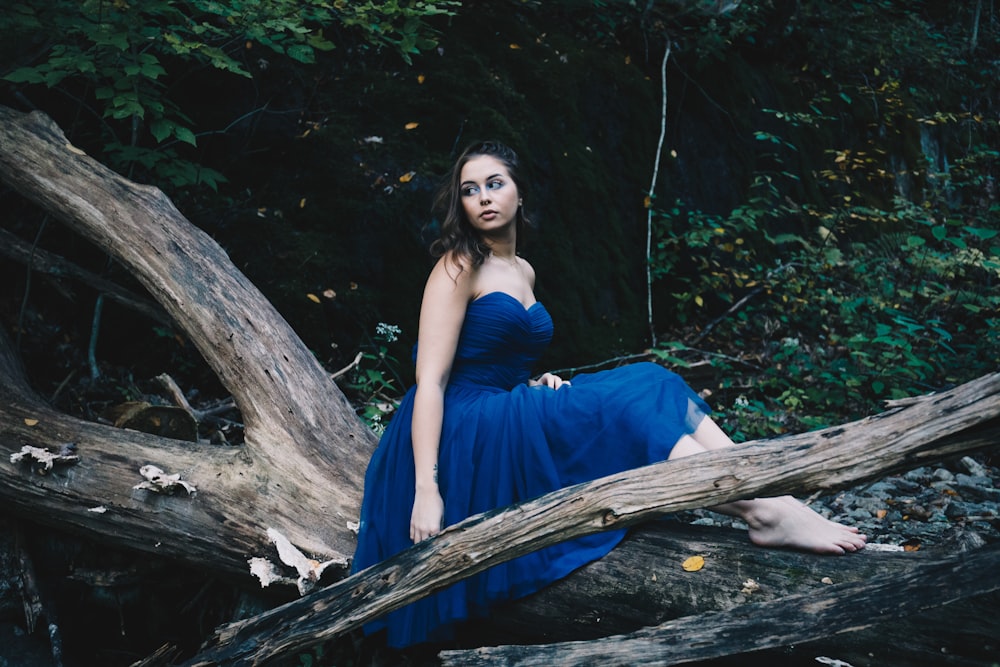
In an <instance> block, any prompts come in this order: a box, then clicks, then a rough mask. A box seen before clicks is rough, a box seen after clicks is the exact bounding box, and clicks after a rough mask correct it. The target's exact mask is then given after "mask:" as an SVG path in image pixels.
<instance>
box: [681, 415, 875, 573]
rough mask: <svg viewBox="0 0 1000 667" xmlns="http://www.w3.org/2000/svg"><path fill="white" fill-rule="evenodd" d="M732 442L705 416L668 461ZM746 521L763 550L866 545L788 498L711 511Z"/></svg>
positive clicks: (831, 550) (853, 531)
mask: <svg viewBox="0 0 1000 667" xmlns="http://www.w3.org/2000/svg"><path fill="white" fill-rule="evenodd" d="M732 444H733V441H732V440H731V439H730V438H729V436H727V435H726V434H725V432H724V431H723V430H722V429H720V428H719V426H718V425H717V424H716V423H715V422H714V421H712V419H711V418H708V417H706V418H705V419H703V420H702V421H701V422H700V423H699V424H698V428H697V429H695V432H694V433H693V434H691V435H689V436H688V435H685V436H683V437H682V438H681V439H680V440H679V441H678V442H677V444H676V445H674V449H673V451H671V453H670V458H671V459H675V458H679V457H681V456H689V455H691V454H697V453H700V452H705V451H711V450H717V449H722V448H724V447H728V446H730V445H732ZM710 509H712V510H714V511H716V512H721V513H723V514H728V515H729V516H735V517H739V518H740V519H742V520H743V521H744V522H746V524H747V527H748V528H749V529H750V540H751V541H752V542H753V543H754V544H757V545H759V546H763V547H791V548H795V549H802V550H805V551H813V552H816V553H827V554H843V553H845V552H848V551H857V550H858V549H861V548H863V547H864V546H865V542H866V541H867V537H866V536H865V535H862V534H860V533H859V532H858V530H857V528H854V527H851V526H844V525H842V524H839V523H836V522H834V521H830V520H829V519H826V518H825V517H822V516H820V515H819V514H817V513H816V512H814V511H813V510H811V509H809V508H808V507H806V506H805V505H803V504H802V503H800V502H799V501H797V500H795V499H794V498H792V497H791V496H781V497H778V498H754V499H752V500H737V501H735V502H732V503H726V504H724V505H717V506H715V507H712V508H710Z"/></svg>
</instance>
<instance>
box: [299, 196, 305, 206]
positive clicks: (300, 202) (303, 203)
mask: <svg viewBox="0 0 1000 667" xmlns="http://www.w3.org/2000/svg"><path fill="white" fill-rule="evenodd" d="M305 207H306V198H305V197H303V198H302V199H300V200H299V208H305Z"/></svg>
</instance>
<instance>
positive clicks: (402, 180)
mask: <svg viewBox="0 0 1000 667" xmlns="http://www.w3.org/2000/svg"><path fill="white" fill-rule="evenodd" d="M416 175H417V172H415V171H408V172H406V173H405V174H403V175H402V176H400V177H399V182H400V183H409V182H410V181H412V180H413V177H414V176H416Z"/></svg>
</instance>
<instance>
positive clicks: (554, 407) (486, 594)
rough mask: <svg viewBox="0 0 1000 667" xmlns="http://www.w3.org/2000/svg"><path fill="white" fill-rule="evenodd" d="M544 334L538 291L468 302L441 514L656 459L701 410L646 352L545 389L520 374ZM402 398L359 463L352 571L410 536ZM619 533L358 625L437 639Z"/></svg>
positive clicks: (457, 516)
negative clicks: (361, 485) (527, 302)
mask: <svg viewBox="0 0 1000 667" xmlns="http://www.w3.org/2000/svg"><path fill="white" fill-rule="evenodd" d="M551 338H552V319H551V318H550V317H549V314H548V312H547V311H546V310H545V307H544V306H543V305H542V304H541V303H535V304H533V305H532V306H531V307H529V308H525V307H524V306H523V305H522V304H521V302H520V301H518V300H517V299H515V298H514V297H512V296H510V295H509V294H506V293H504V292H492V293H489V294H486V295H485V296H482V297H480V298H478V299H476V300H475V301H473V302H471V303H470V304H469V306H468V310H467V313H466V317H465V322H464V324H463V326H462V332H461V335H460V337H459V341H458V348H457V351H456V355H455V360H454V363H453V365H452V371H451V376H450V379H449V382H448V387H447V389H446V391H445V408H444V423H443V427H442V431H441V442H440V446H439V451H438V486H439V488H440V491H441V496H442V498H443V499H444V523H445V525H452V524H454V523H457V522H459V521H461V520H462V519H465V518H466V517H469V516H472V515H473V514H479V513H480V512H485V511H487V510H491V509H495V508H497V507H504V506H506V505H510V504H513V503H517V502H521V501H525V500H528V499H530V498H534V497H536V496H540V495H543V494H545V493H548V492H550V491H554V490H556V489H560V488H562V487H565V486H569V485H572V484H576V483H579V482H584V481H590V480H593V479H597V478H598V477H603V476H605V475H610V474H613V473H617V472H621V471H623V470H627V469H630V468H636V467H640V466H644V465H648V464H650V463H655V462H658V461H663V460H664V459H666V458H667V457H668V456H669V455H670V450H671V449H672V448H673V446H674V444H675V443H676V442H677V440H678V439H679V438H680V437H681V436H682V435H684V434H685V433H690V432H693V431H694V429H695V427H696V426H697V425H698V422H700V421H701V419H702V418H703V417H704V416H705V415H706V414H707V413H708V412H710V410H709V407H708V406H707V405H706V404H705V403H704V401H702V400H701V398H699V397H698V396H697V395H696V394H695V393H694V392H692V391H691V389H690V388H689V387H688V386H687V384H685V383H684V381H683V380H682V379H681V378H680V377H679V376H678V375H677V374H675V373H672V372H670V371H668V370H666V369H665V368H663V367H661V366H658V365H656V364H653V363H639V364H633V365H629V366H623V367H620V368H616V369H613V370H607V371H601V372H598V373H583V374H579V375H576V376H574V377H573V378H571V380H572V381H571V384H570V386H563V387H562V388H560V389H558V390H554V389H550V388H548V387H542V386H536V387H532V386H529V385H528V379H529V377H530V376H531V372H532V368H533V366H534V365H535V363H536V362H537V361H538V360H539V358H540V357H541V354H542V352H543V351H544V349H545V348H546V346H547V345H548V343H549V341H550V340H551ZM413 396H414V389H413V388H411V389H410V390H409V391H408V392H407V394H406V395H405V396H404V398H403V399H402V401H401V403H400V405H399V408H398V409H397V410H396V413H395V414H394V415H393V417H392V419H391V421H390V422H389V425H388V426H387V427H386V430H385V432H384V433H383V435H382V439H381V441H380V442H379V446H378V448H377V449H376V450H375V453H374V454H373V455H372V459H371V462H370V464H369V466H368V471H367V473H366V476H365V495H364V501H363V503H362V506H361V521H360V524H361V525H360V529H359V534H358V547H357V551H356V552H355V554H354V560H353V565H352V568H353V570H354V571H355V572H357V571H360V570H362V569H364V568H366V567H369V566H370V565H373V564H375V563H378V562H380V561H382V560H385V559H386V558H388V557H390V556H393V555H395V554H396V553H398V552H400V551H402V550H403V549H405V548H407V547H409V546H411V545H412V542H411V541H410V538H409V530H410V512H411V510H412V508H413V495H414V484H415V475H414V467H413V449H412V441H411V439H410V422H411V418H412V416H413ZM624 534H625V533H624V530H615V531H610V532H604V533H598V534H596V535H588V536H586V537H583V538H579V539H574V540H571V541H568V542H564V543H562V544H557V545H554V546H551V547H547V548H545V549H542V550H540V551H536V552H535V553H532V554H528V555H526V556H522V557H520V558H517V559H514V560H512V561H508V562H506V563H502V564H500V565H496V566H494V567H492V568H490V569H489V570H486V571H484V572H482V573H480V574H478V575H475V576H473V577H470V578H468V579H465V580H463V581H461V582H458V583H457V584H454V585H452V586H450V587H448V588H446V589H444V590H442V591H440V592H438V593H436V594H434V595H431V596H430V597H427V598H424V599H422V600H419V601H417V602H415V603H413V604H410V605H408V606H406V607H404V608H402V609H399V610H398V611H395V612H392V613H390V614H388V615H387V616H386V617H384V618H382V619H380V620H378V621H375V622H373V623H370V624H368V625H367V626H366V627H365V631H366V632H368V633H371V632H375V631H378V630H380V629H382V628H388V643H389V645H390V646H394V647H404V646H408V645H411V644H417V643H421V642H427V641H445V640H448V639H450V638H452V637H453V631H454V624H455V623H456V622H459V621H462V620H465V619H469V618H478V617H483V616H486V615H488V613H489V608H490V605H491V604H495V603H497V602H501V601H506V600H511V599H515V598H519V597H522V596H525V595H528V594H530V593H533V592H535V591H538V590H539V589H541V588H542V587H544V586H545V585H547V584H549V583H551V582H553V581H555V580H557V579H559V578H561V577H564V576H566V575H567V574H569V573H570V572H572V571H573V570H575V569H576V568H578V567H580V566H581V565H584V564H586V563H588V562H590V561H593V560H596V559H598V558H601V557H602V556H604V555H605V554H607V553H608V552H609V551H610V550H611V549H612V548H613V547H614V546H615V545H616V544H618V542H619V541H621V539H622V537H624Z"/></svg>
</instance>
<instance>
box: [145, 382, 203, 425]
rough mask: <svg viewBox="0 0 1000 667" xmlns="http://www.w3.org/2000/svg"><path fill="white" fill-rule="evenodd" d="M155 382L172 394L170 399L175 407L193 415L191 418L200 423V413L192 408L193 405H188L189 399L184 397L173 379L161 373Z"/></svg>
mask: <svg viewBox="0 0 1000 667" xmlns="http://www.w3.org/2000/svg"><path fill="white" fill-rule="evenodd" d="M155 380H156V381H157V382H159V383H160V386H161V387H163V388H164V390H166V392H167V393H168V394H170V399H171V400H172V401H173V402H174V404H175V405H177V407H179V408H181V409H182V410H184V411H185V412H186V413H188V414H189V415H191V418H192V419H194V420H195V421H200V420H199V419H198V416H199V415H198V412H199V411H198V410H195V409H194V408H192V407H191V404H190V403H188V400H187V397H185V396H184V392H183V391H181V388H180V387H179V386H177V383H176V382H175V381H174V379H173V378H172V377H170V376H169V375H167V374H166V373H161V374H159V375H157V376H156V378H155Z"/></svg>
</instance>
